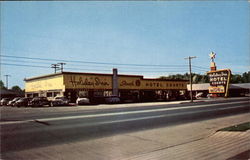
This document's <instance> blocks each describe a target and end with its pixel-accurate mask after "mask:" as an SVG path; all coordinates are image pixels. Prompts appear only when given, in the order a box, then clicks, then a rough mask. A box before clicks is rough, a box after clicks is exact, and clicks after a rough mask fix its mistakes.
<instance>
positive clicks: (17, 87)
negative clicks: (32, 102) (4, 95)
mask: <svg viewBox="0 0 250 160" xmlns="http://www.w3.org/2000/svg"><path fill="white" fill-rule="evenodd" d="M11 90H13V91H15V92H23V90H22V89H21V88H20V87H19V86H13V87H12V88H11Z"/></svg>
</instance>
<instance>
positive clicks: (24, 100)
mask: <svg viewBox="0 0 250 160" xmlns="http://www.w3.org/2000/svg"><path fill="white" fill-rule="evenodd" d="M31 100H32V98H27V97H24V98H20V99H19V100H17V101H16V102H15V103H14V104H13V105H14V106H17V107H21V106H25V107H27V106H28V103H29V101H31Z"/></svg>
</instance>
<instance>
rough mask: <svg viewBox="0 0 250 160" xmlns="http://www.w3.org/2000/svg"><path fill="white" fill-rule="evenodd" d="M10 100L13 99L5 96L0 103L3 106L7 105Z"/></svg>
mask: <svg viewBox="0 0 250 160" xmlns="http://www.w3.org/2000/svg"><path fill="white" fill-rule="evenodd" d="M10 100H11V99H10V98H3V99H1V101H0V105H1V106H6V105H7V104H8V103H9V101H10Z"/></svg>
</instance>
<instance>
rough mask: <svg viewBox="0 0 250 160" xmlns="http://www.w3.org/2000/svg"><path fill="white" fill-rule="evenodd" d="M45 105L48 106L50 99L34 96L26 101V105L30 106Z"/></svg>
mask: <svg viewBox="0 0 250 160" xmlns="http://www.w3.org/2000/svg"><path fill="white" fill-rule="evenodd" d="M46 105H48V106H50V101H49V100H48V99H47V98H46V97H35V98H33V99H32V100H31V101H29V103H28V106H32V107H42V106H46Z"/></svg>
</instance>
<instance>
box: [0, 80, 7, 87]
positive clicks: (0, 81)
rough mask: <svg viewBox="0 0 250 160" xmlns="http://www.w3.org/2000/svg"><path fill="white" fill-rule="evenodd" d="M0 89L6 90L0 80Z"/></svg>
mask: <svg viewBox="0 0 250 160" xmlns="http://www.w3.org/2000/svg"><path fill="white" fill-rule="evenodd" d="M0 89H6V87H5V86H4V83H3V81H2V80H0Z"/></svg>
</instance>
